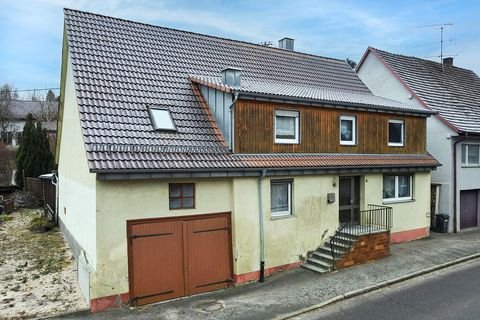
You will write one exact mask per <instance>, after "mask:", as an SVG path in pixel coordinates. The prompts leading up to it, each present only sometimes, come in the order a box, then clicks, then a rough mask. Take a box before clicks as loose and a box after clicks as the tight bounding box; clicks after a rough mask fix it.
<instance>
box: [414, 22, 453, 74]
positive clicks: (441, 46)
mask: <svg viewBox="0 0 480 320" xmlns="http://www.w3.org/2000/svg"><path fill="white" fill-rule="evenodd" d="M450 26H453V23H441V24H427V25H423V26H416V27H415V28H440V64H441V65H442V71H443V42H444V41H443V29H444V28H445V27H450Z"/></svg>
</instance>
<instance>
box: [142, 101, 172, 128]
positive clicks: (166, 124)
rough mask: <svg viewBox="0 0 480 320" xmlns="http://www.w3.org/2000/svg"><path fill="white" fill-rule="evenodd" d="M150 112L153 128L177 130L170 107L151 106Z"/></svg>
mask: <svg viewBox="0 0 480 320" xmlns="http://www.w3.org/2000/svg"><path fill="white" fill-rule="evenodd" d="M148 113H149V115H150V121H151V122H152V126H153V129H155V130H167V131H176V128H175V124H174V123H173V119H172V115H171V114H170V110H169V109H168V108H162V107H149V108H148Z"/></svg>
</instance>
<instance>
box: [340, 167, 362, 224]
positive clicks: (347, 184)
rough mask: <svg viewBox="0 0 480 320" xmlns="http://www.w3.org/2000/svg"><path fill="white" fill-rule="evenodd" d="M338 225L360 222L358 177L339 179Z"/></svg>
mask: <svg viewBox="0 0 480 320" xmlns="http://www.w3.org/2000/svg"><path fill="white" fill-rule="evenodd" d="M339 193H340V194H339V210H340V212H339V216H340V223H345V222H354V223H359V222H360V177H359V176H355V177H340V186H339Z"/></svg>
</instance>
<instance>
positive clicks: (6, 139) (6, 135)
mask: <svg viewBox="0 0 480 320" xmlns="http://www.w3.org/2000/svg"><path fill="white" fill-rule="evenodd" d="M0 138H1V139H0V142H3V143H5V144H12V139H13V132H3V133H2V136H1V137H0Z"/></svg>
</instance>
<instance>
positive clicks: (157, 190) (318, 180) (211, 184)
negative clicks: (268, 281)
mask: <svg viewBox="0 0 480 320" xmlns="http://www.w3.org/2000/svg"><path fill="white" fill-rule="evenodd" d="M333 179H334V177H333V176H316V177H315V176H310V177H306V176H305V177H295V178H294V184H293V203H294V208H295V210H294V215H293V216H292V217H289V218H284V219H276V220H274V219H271V217H270V178H265V179H264V180H263V181H262V190H263V207H264V224H265V261H266V268H269V267H273V266H278V265H285V264H289V263H293V262H297V261H298V260H299V259H300V256H305V255H306V253H307V251H309V250H314V249H315V248H316V247H318V246H319V245H320V244H321V243H322V241H324V240H325V239H326V237H327V236H328V235H327V233H332V232H333V231H334V230H335V229H336V227H337V225H338V205H337V204H336V203H334V204H327V193H328V192H336V191H337V189H338V187H337V185H336V186H333ZM336 181H337V183H338V179H337V180H336ZM169 182H175V181H161V180H154V181H97V188H96V190H97V201H96V202H97V230H98V232H97V244H98V246H97V255H98V262H97V270H96V273H95V274H92V278H91V292H90V296H91V299H94V298H96V297H103V296H110V295H114V294H119V293H124V292H128V290H129V288H128V253H127V238H126V221H127V220H130V219H142V218H153V217H174V216H184V215H195V214H205V213H216V212H227V211H231V212H232V238H233V239H232V244H233V248H232V250H233V258H234V262H233V266H234V273H235V274H238V275H239V274H245V273H249V272H254V271H258V269H259V215H258V189H257V186H258V179H257V178H235V179H201V180H182V181H178V182H194V183H195V192H196V200H195V203H196V209H189V210H169V209H168V183H169ZM322 236H323V238H322Z"/></svg>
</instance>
